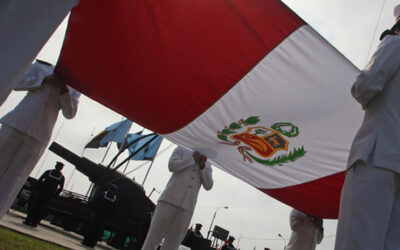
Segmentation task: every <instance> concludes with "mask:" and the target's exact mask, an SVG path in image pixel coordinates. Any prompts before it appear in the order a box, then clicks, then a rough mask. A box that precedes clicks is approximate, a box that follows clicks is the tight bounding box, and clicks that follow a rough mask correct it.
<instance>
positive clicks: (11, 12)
mask: <svg viewBox="0 0 400 250" xmlns="http://www.w3.org/2000/svg"><path fill="white" fill-rule="evenodd" d="M77 3H78V1H77V0H61V1H54V0H34V1H32V0H1V1H0V38H1V39H0V68H1V71H0V105H1V104H2V103H3V102H4V100H6V98H7V97H8V95H9V94H10V92H11V91H12V90H13V89H14V87H15V85H16V84H18V80H19V79H21V77H22V75H23V73H24V72H25V70H26V69H27V68H29V65H30V64H31V62H32V61H33V60H34V59H35V57H36V56H37V54H38V53H39V51H40V49H41V48H42V47H43V45H44V44H45V43H46V42H47V40H49V38H50V36H51V34H53V32H54V31H55V30H56V28H57V26H58V25H59V24H60V23H61V21H62V20H63V19H64V18H65V16H66V15H67V14H68V12H69V10H70V9H71V8H72V7H73V6H74V5H75V4H77Z"/></svg>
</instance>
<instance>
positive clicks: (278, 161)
mask: <svg viewBox="0 0 400 250" xmlns="http://www.w3.org/2000/svg"><path fill="white" fill-rule="evenodd" d="M245 152H246V154H247V155H248V156H250V157H251V158H252V159H253V160H254V161H256V162H258V163H260V164H263V165H267V166H271V167H273V166H275V165H279V166H282V165H283V164H285V163H288V162H293V161H296V160H297V159H299V158H301V157H303V156H304V155H305V154H306V153H307V151H306V150H304V146H301V148H299V149H297V148H294V149H293V151H292V152H290V153H289V154H284V155H280V156H278V157H275V158H274V159H272V160H269V159H266V160H263V159H260V158H258V157H255V156H254V155H252V154H251V153H249V152H248V151H245Z"/></svg>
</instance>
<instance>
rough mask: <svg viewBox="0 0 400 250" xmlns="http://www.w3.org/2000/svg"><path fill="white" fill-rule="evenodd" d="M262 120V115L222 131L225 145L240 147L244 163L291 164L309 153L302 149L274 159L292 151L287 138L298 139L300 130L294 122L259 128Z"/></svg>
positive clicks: (219, 137)
mask: <svg viewBox="0 0 400 250" xmlns="http://www.w3.org/2000/svg"><path fill="white" fill-rule="evenodd" d="M259 121H260V119H259V117H258V116H251V117H248V118H247V119H245V120H243V119H240V120H239V121H238V122H232V123H231V124H230V125H229V126H225V128H224V129H222V130H221V131H218V132H217V133H218V134H217V137H218V139H220V140H221V143H224V144H227V145H231V146H236V147H237V149H238V151H239V152H240V154H242V156H243V160H244V161H246V160H247V161H248V162H249V163H253V162H254V161H256V162H258V163H260V164H263V165H267V166H274V165H282V164H284V163H287V162H289V161H292V162H293V161H296V160H297V159H299V158H300V157H303V156H304V155H305V154H306V153H307V151H305V150H304V147H303V146H301V147H300V148H294V149H293V150H292V151H291V152H289V154H281V155H279V156H277V157H275V158H272V157H273V155H274V154H275V153H276V152H277V151H279V150H284V151H287V150H288V147H289V141H288V140H287V139H286V138H285V137H289V138H291V137H296V136H298V135H299V129H298V127H296V126H295V125H293V124H292V123H290V122H278V123H275V124H273V125H272V126H271V127H270V128H267V127H265V126H256V124H257V123H258V122H259Z"/></svg>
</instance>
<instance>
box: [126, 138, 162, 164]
mask: <svg viewBox="0 0 400 250" xmlns="http://www.w3.org/2000/svg"><path fill="white" fill-rule="evenodd" d="M154 137H157V138H156V139H154V140H153V141H151V142H150V143H149V144H147V145H146V146H145V147H144V148H143V149H142V150H140V151H139V152H137V153H136V154H135V155H134V156H133V157H132V158H131V160H137V161H139V160H140V161H152V160H153V159H154V157H155V156H156V154H157V151H158V148H159V147H160V145H161V142H162V139H163V138H162V136H159V135H155V136H149V137H146V138H143V139H140V140H139V141H138V142H137V143H134V144H133V145H132V146H130V147H129V152H130V154H131V155H132V154H133V153H135V152H136V151H137V150H139V149H140V148H141V147H142V146H144V145H145V144H146V143H148V142H149V141H150V140H151V139H153V138H154ZM137 138H138V137H136V138H135V137H132V138H130V140H131V142H132V141H133V140H135V139H137Z"/></svg>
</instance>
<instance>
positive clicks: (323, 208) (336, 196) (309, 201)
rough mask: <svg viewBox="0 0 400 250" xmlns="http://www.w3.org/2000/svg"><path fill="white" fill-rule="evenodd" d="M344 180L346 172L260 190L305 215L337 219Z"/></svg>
mask: <svg viewBox="0 0 400 250" xmlns="http://www.w3.org/2000/svg"><path fill="white" fill-rule="evenodd" d="M344 178H345V172H340V173H337V174H334V175H331V176H327V177H324V178H321V179H318V180H315V181H311V182H307V183H303V184H299V185H295V186H291V187H285V188H277V189H260V190H261V191H263V192H264V193H266V194H268V195H270V196H272V197H274V198H276V199H278V200H279V201H281V202H283V203H285V204H287V205H289V206H291V207H295V208H297V209H298V210H301V211H303V212H304V213H307V214H311V215H313V216H316V217H322V218H327V219H337V218H338V212H339V203H340V193H341V190H342V186H343V183H344Z"/></svg>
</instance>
